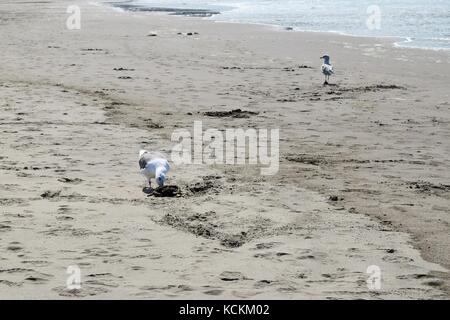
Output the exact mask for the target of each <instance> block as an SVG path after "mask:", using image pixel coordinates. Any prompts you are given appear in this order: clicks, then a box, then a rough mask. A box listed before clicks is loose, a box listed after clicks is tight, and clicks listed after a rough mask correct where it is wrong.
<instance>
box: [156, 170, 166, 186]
mask: <svg viewBox="0 0 450 320" xmlns="http://www.w3.org/2000/svg"><path fill="white" fill-rule="evenodd" d="M165 181H166V174H165V173H163V172H161V173H160V174H159V175H158V176H157V177H156V183H157V184H158V186H160V187H162V186H163V185H164V182H165Z"/></svg>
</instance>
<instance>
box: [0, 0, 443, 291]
mask: <svg viewBox="0 0 450 320" xmlns="http://www.w3.org/2000/svg"><path fill="white" fill-rule="evenodd" d="M71 2H72V1H67V2H64V3H57V4H56V3H51V4H44V3H42V4H39V5H37V9H36V10H39V12H40V13H41V15H39V17H41V16H43V17H46V18H48V22H46V23H45V24H44V23H42V21H41V20H40V19H38V18H36V17H34V18H33V19H34V20H32V21H31V22H30V21H28V20H27V16H26V15H24V14H22V13H21V11H20V10H22V9H21V8H20V6H13V8H14V10H16V11H17V12H14V17H15V19H17V20H16V21H15V22H9V23H7V24H5V25H4V28H2V29H3V30H2V31H0V32H3V34H2V36H4V37H5V41H4V43H3V52H4V59H5V63H4V64H3V65H2V66H1V68H2V73H1V74H2V76H1V78H0V81H1V82H2V86H1V87H0V89H1V90H2V91H1V94H2V97H3V98H4V100H5V101H6V102H5V103H6V104H7V105H3V107H4V109H3V112H4V114H5V116H7V118H8V119H10V121H9V122H8V123H5V124H3V126H7V127H4V128H5V129H4V137H5V139H4V141H3V142H2V143H4V144H5V149H6V150H7V151H6V152H5V155H3V156H2V157H4V158H2V167H1V170H2V174H4V175H5V176H6V177H7V179H6V180H5V181H7V183H6V184H5V186H2V188H4V190H5V196H4V198H2V199H1V201H2V204H5V213H4V214H5V215H6V216H7V217H8V221H6V222H2V229H1V230H5V232H3V231H2V237H3V239H4V242H5V248H4V249H5V252H6V254H5V261H4V262H5V266H7V267H9V268H11V270H19V271H17V273H11V274H6V275H4V279H3V280H6V281H9V282H10V284H11V286H9V287H5V286H2V287H0V296H1V297H8V296H11V295H14V294H15V295H18V296H20V295H21V294H23V295H28V296H29V295H33V294H35V293H36V292H37V290H39V294H41V295H42V296H44V297H55V296H56V297H57V298H64V297H68V296H67V295H68V294H70V293H67V292H66V291H65V290H64V288H63V287H62V286H63V284H64V280H65V279H64V276H65V269H64V268H65V267H66V265H67V264H68V263H71V262H73V261H78V262H82V263H83V268H85V269H84V270H85V271H83V272H84V273H85V274H87V275H92V276H91V277H90V278H91V279H92V280H91V281H90V282H88V283H87V287H86V288H85V290H84V291H81V292H79V293H77V294H78V296H77V295H75V296H70V295H69V297H72V298H73V297H89V296H95V297H100V298H103V297H105V298H107V297H114V298H117V297H122V298H130V297H131V298H133V297H134V298H136V297H139V298H177V297H178V298H180V297H181V298H189V299H191V298H193V299H195V298H198V297H201V298H207V299H214V298H239V299H240V298H256V299H259V298H267V297H271V298H287V299H292V298H294V299H295V298H314V297H315V298H321V299H326V298H344V299H352V298H353V299H354V298H379V299H392V298H406V299H408V298H409V299H412V298H437V299H439V298H447V297H448V292H449V291H448V288H449V286H448V284H449V277H448V272H447V271H445V269H448V266H450V261H449V260H450V259H449V258H450V257H449V255H448V252H449V250H448V248H449V243H448V225H449V221H448V219H449V218H448V215H447V214H446V208H448V203H449V197H448V190H447V187H446V186H447V184H448V180H449V176H448V172H449V170H448V169H449V165H448V153H449V151H448V150H447V149H446V147H445V145H442V142H443V141H447V138H448V137H450V131H449V123H450V121H449V120H450V119H448V116H447V110H448V106H449V96H448V92H447V88H446V85H445V84H446V83H448V77H449V74H448V73H445V72H444V73H443V72H442V69H443V68H446V67H447V68H448V65H449V57H448V55H445V54H442V53H436V52H431V53H429V54H428V55H427V56H424V55H423V51H422V50H421V51H415V50H414V49H411V50H408V51H407V52H402V50H403V49H401V50H397V49H395V48H388V47H384V46H383V43H381V44H380V43H378V44H379V45H380V46H381V47H380V46H377V42H378V41H369V40H367V39H353V38H346V37H343V36H342V37H341V36H336V35H321V36H320V37H316V36H315V35H313V34H304V33H303V32H302V33H301V34H299V33H291V32H286V33H278V32H276V31H270V30H264V29H263V28H260V27H257V26H251V25H243V24H239V25H235V26H230V27H228V28H224V27H223V25H222V26H221V25H219V24H216V23H215V22H212V21H210V22H208V21H205V20H204V19H192V18H184V17H177V19H175V18H172V17H171V16H166V15H159V14H152V15H149V19H136V18H135V17H136V16H141V17H145V16H147V15H144V14H139V13H130V14H118V15H111V14H109V9H104V7H95V8H92V6H89V9H87V8H88V7H87V6H85V5H84V4H80V5H81V7H82V10H83V17H84V18H83V19H84V20H83V24H82V25H83V26H82V29H81V30H80V31H79V32H72V31H67V30H66V31H63V32H61V29H60V28H63V25H62V24H61V19H62V20H64V16H63V17H62V16H61V15H58V14H56V13H55V12H64V10H61V8H64V5H65V4H69V3H70V4H72V3H71ZM56 9H57V10H56ZM25 12H26V11H25ZM150 17H151V18H150ZM29 23H34V25H35V29H33V30H31V31H30V33H23V32H21V28H22V26H23V25H24V24H29ZM99 26H102V27H101V28H99ZM58 28H59V29H58ZM148 30H154V31H155V32H156V33H157V36H155V37H147V32H148ZM194 31H195V32H198V34H196V35H194V34H193V35H192V36H187V35H185V34H186V33H187V32H194ZM179 32H182V33H183V34H181V35H180V34H178V33H179ZM30 39H39V40H40V41H39V42H31V44H30ZM25 47H26V48H28V50H27V51H25V54H24V55H23V56H21V55H17V52H23V51H24V50H23V48H25ZM325 48H326V49H328V50H330V52H332V53H333V55H332V57H333V61H335V63H336V66H337V74H336V77H335V78H334V79H333V80H334V83H335V84H336V86H334V87H323V86H322V85H321V83H322V81H323V79H322V77H321V74H320V72H319V67H320V65H319V62H320V61H319V59H318V56H319V55H320V54H322V53H323V52H322V51H323V50H325ZM438 61H440V62H438ZM299 65H306V66H308V67H309V68H306V69H302V68H298V66H299ZM411 66H414V68H411ZM15 79H16V80H21V81H22V83H14V82H12V80H15ZM46 84H60V85H46ZM237 107H239V108H242V109H243V110H248V111H252V112H255V113H254V114H252V115H251V116H250V117H249V118H242V119H234V118H227V117H222V118H214V117H209V116H207V115H206V113H207V112H210V111H213V112H217V111H228V110H231V109H233V108H237ZM43 110H44V111H46V112H43ZM256 112H257V114H256ZM65 113H66V114H65ZM189 113H190V114H189ZM47 117H51V119H48V118H47ZM105 119H106V120H105ZM197 119H200V120H202V121H203V122H204V123H205V127H206V126H208V127H212V128H222V127H262V128H268V127H269V128H270V127H279V128H281V129H282V130H281V136H280V138H281V146H280V172H279V174H278V175H277V176H275V177H271V178H264V177H261V176H259V175H258V174H257V173H255V171H254V168H251V167H245V166H244V167H239V166H236V167H235V166H231V167H230V166H225V167H220V166H217V167H210V166H201V167H196V166H189V167H183V166H179V167H175V168H174V169H173V171H172V172H171V175H170V179H172V180H171V183H175V184H177V185H180V186H181V187H182V188H187V189H189V187H191V186H196V185H197V184H199V185H200V186H201V188H196V189H195V190H203V191H201V192H199V194H189V195H187V196H186V197H182V198H179V199H175V200H174V201H169V200H170V199H164V198H161V199H155V198H147V197H146V196H145V195H144V194H142V193H141V185H140V179H139V176H138V173H137V169H136V168H135V167H134V166H133V164H135V162H136V154H137V151H138V150H139V148H149V149H154V150H161V151H164V152H168V151H169V150H170V146H171V144H170V135H171V132H173V130H175V129H176V128H180V127H181V128H190V127H191V125H192V123H193V121H194V120H197ZM31 120H33V121H35V122H36V124H35V123H33V121H31ZM75 120H77V121H76V123H72V122H71V121H75ZM94 120H95V121H94ZM38 123H47V124H49V125H47V126H39V125H38ZM19 128H20V129H19ZM41 133H42V134H43V135H44V137H45V139H42V138H41V136H40V134H41ZM89 137H90V138H89ZM71 139H72V140H71ZM68 141H69V142H68ZM74 147H75V148H76V152H74V151H72V149H73V148H74ZM21 153H25V154H27V155H28V153H29V156H30V157H29V158H28V157H25V159H24V158H23V154H21ZM109 154H111V155H113V157H114V160H113V161H111V162H110V163H111V166H112V169H113V172H112V173H111V172H109V170H107V169H106V168H105V167H104V163H106V162H108V157H107V156H108V155H109ZM32 155H33V156H38V157H39V161H38V163H39V164H40V165H39V166H35V165H33V164H30V163H29V162H28V161H27V159H31V156H32ZM25 167H27V169H24V168H25ZM34 167H36V170H35V168H34ZM135 169H136V170H135ZM202 188H203V189H202ZM47 191H50V193H46V192H47ZM58 191H59V193H58ZM42 194H44V195H46V197H48V195H52V197H51V198H44V197H42ZM331 199H334V200H331ZM336 199H337V200H336ZM124 213H126V214H124ZM23 219H25V221H26V222H27V223H28V224H27V225H28V226H30V227H29V229H27V231H26V236H25V237H24V236H23V234H22V233H21V232H22V229H21V227H20V226H21V225H23V222H24V220H23ZM136 233H137V234H136ZM325 235H326V236H325ZM36 239H38V240H40V241H44V243H47V244H48V245H47V246H46V247H45V248H44V254H43V257H44V259H45V263H43V262H42V261H41V262H40V263H41V264H39V263H36V261H37V260H38V257H37V256H36V254H37V252H39V250H40V249H39V241H36ZM65 241H66V242H67V243H70V248H64V246H63V245H62V243H64V242H65ZM16 242H19V244H17V243H16ZM236 243H238V244H239V246H233V244H236ZM224 244H225V245H224ZM7 247H11V248H12V249H7ZM17 247H19V248H17ZM41 249H42V248H41ZM417 249H420V251H418V250H417ZM17 252H23V254H22V256H21V257H18V256H17ZM171 252H172V253H171ZM422 257H423V258H422ZM423 259H426V260H423ZM41 260H42V259H41ZM299 261H300V263H299ZM428 261H429V262H428ZM31 263H36V265H33V267H31V268H29V269H32V271H25V272H30V273H33V274H35V275H34V277H35V278H39V279H41V280H40V281H41V283H40V284H39V283H38V285H36V284H35V283H30V282H27V281H26V280H24V278H23V277H22V273H21V271H20V270H22V269H21V268H22V267H24V266H26V265H27V264H28V265H30V264H31ZM369 264H379V265H381V266H382V270H383V272H385V277H386V281H385V283H384V285H385V287H384V288H383V290H381V291H380V292H371V291H368V290H367V287H366V285H365V280H366V274H365V271H366V268H367V266H368V265H369ZM248 266H251V268H249V267H248ZM5 268H6V267H5ZM14 268H16V269H14ZM8 270H9V269H8ZM49 275H58V276H53V277H52V276H49ZM223 279H232V280H231V281H226V280H223ZM143 283H144V284H145V285H143ZM16 284H17V286H16ZM105 284H106V285H105ZM39 285H41V287H39ZM43 286H45V288H46V289H47V288H50V290H49V291H45V290H42V287H43ZM12 292H14V294H12ZM24 292H25V294H24ZM8 294H9V295H8Z"/></svg>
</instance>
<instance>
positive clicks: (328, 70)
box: [320, 55, 334, 84]
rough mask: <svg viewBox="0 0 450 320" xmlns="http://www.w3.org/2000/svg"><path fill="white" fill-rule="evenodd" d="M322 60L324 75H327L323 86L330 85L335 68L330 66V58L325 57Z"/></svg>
mask: <svg viewBox="0 0 450 320" xmlns="http://www.w3.org/2000/svg"><path fill="white" fill-rule="evenodd" d="M320 59H323V64H322V73H323V74H324V75H325V82H324V83H323V84H328V80H330V76H331V75H332V74H333V73H334V71H333V66H332V65H331V64H330V56H329V55H324V56H323V57H320Z"/></svg>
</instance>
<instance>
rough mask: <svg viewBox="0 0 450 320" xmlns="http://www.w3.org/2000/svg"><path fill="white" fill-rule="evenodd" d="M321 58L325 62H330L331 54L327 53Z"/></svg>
mask: <svg viewBox="0 0 450 320" xmlns="http://www.w3.org/2000/svg"><path fill="white" fill-rule="evenodd" d="M320 59H323V62H324V63H326V64H330V56H329V55H327V54H325V55H323V56H322V57H320Z"/></svg>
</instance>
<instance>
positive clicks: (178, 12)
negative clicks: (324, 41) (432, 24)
mask: <svg viewBox="0 0 450 320" xmlns="http://www.w3.org/2000/svg"><path fill="white" fill-rule="evenodd" d="M118 2H119V3H123V1H121V0H118ZM111 3H112V2H103V3H101V5H104V6H109V7H114V8H120V9H121V10H123V11H128V12H148V13H151V12H160V13H166V14H168V15H173V16H181V17H183V16H184V17H190V18H199V19H204V20H207V21H213V22H216V23H226V24H228V23H229V24H242V25H258V26H262V27H269V28H273V29H275V30H278V31H287V32H305V33H313V34H315V33H318V34H331V35H338V36H344V37H354V38H362V39H373V40H375V41H376V40H383V39H384V40H386V39H387V40H388V41H390V40H389V39H392V46H393V47H395V48H401V49H420V50H431V51H437V52H447V53H450V48H443V47H424V46H407V45H404V43H409V42H412V41H414V40H413V39H414V38H413V37H411V36H369V35H365V36H364V35H354V34H349V33H346V32H343V31H321V30H308V29H299V28H298V27H292V26H282V25H277V24H271V23H263V22H248V21H247V22H246V21H225V20H216V19H214V16H216V15H220V14H221V12H220V11H212V10H209V9H195V8H176V7H173V8H172V7H150V6H149V7H145V5H141V6H138V5H136V6H138V7H143V8H144V9H142V10H137V11H136V10H129V9H127V8H124V7H123V6H120V5H119V6H114V5H111ZM129 3H133V0H129ZM125 6H126V5H125ZM195 13H200V14H205V16H201V15H200V16H196V15H195ZM192 14H193V15H192ZM395 39H397V41H395ZM437 39H439V38H437ZM427 40H433V39H427Z"/></svg>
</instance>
